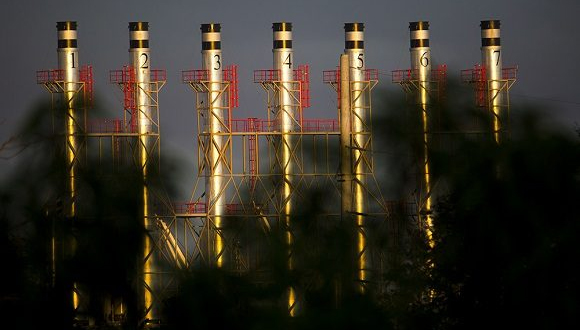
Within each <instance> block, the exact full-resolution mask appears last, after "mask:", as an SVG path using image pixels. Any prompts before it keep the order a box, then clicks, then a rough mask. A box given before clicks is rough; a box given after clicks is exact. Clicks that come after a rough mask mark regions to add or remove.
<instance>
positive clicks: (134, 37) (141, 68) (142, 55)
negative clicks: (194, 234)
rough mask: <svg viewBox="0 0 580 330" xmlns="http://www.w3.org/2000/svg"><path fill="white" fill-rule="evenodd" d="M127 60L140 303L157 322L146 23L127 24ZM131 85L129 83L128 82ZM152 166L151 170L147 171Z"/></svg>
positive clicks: (152, 142) (154, 130)
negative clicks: (139, 228) (138, 204)
mask: <svg viewBox="0 0 580 330" xmlns="http://www.w3.org/2000/svg"><path fill="white" fill-rule="evenodd" d="M129 39H130V40H129V57H130V61H131V62H130V64H131V66H132V67H133V70H134V71H135V84H136V86H135V87H136V88H135V100H136V106H137V112H136V113H132V114H131V115H132V116H137V120H135V118H132V120H131V122H132V123H135V122H136V123H137V128H136V129H137V133H138V143H137V144H138V145H137V149H138V150H137V151H136V152H137V156H138V162H139V163H138V166H139V167H140V168H141V173H142V175H143V191H142V197H141V198H142V203H143V209H142V216H143V225H144V228H145V230H146V231H147V232H146V233H145V236H144V241H143V252H142V258H143V262H144V263H143V282H144V286H143V288H142V290H143V291H142V296H141V299H142V303H143V306H142V308H143V313H144V315H145V316H144V318H145V320H146V321H147V320H153V319H157V318H158V317H157V316H158V315H157V314H158V311H157V309H156V308H154V306H153V290H155V288H156V283H155V280H154V274H155V272H156V269H155V259H154V254H153V253H151V251H152V250H153V240H152V238H151V236H150V235H149V231H150V230H153V229H154V219H153V218H152V216H153V214H152V212H151V204H150V202H151V198H150V191H149V187H148V182H149V173H150V171H152V170H155V169H154V168H152V165H151V164H150V163H149V160H151V159H156V155H152V154H151V153H152V152H153V151H154V150H155V143H156V141H157V137H158V134H159V132H158V131H157V126H156V125H155V122H154V121H153V120H154V119H153V118H156V114H154V113H153V111H152V107H151V104H150V96H149V93H148V92H149V90H150V67H151V58H150V53H149V23H148V22H130V23H129ZM129 83H132V82H129ZM150 167H151V168H150Z"/></svg>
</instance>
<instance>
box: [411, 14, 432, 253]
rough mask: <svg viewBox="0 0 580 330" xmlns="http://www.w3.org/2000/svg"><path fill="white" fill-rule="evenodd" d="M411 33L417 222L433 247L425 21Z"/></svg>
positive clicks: (413, 24) (428, 51)
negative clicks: (417, 133)
mask: <svg viewBox="0 0 580 330" xmlns="http://www.w3.org/2000/svg"><path fill="white" fill-rule="evenodd" d="M409 31H410V34H411V48H410V50H409V51H410V52H411V72H412V75H413V77H412V79H413V80H417V82H418V84H419V85H418V88H417V99H416V102H417V105H418V106H419V110H420V111H421V124H422V126H423V132H422V133H423V145H422V148H421V150H420V151H419V155H420V156H419V160H420V162H421V164H420V169H421V172H422V173H421V174H422V177H421V178H420V179H419V189H418V190H419V196H418V202H419V208H418V210H419V219H420V223H421V225H422V227H423V228H424V230H425V234H426V237H427V241H428V243H429V246H431V248H433V247H434V245H435V243H434V241H433V219H432V216H431V212H432V210H431V204H432V194H431V171H430V167H431V166H430V165H431V164H430V161H431V160H430V159H429V148H430V143H431V141H430V138H431V136H430V134H431V132H430V130H431V127H432V123H431V109H430V104H429V101H430V97H429V93H430V92H431V49H430V47H429V22H426V21H418V22H410V23H409Z"/></svg>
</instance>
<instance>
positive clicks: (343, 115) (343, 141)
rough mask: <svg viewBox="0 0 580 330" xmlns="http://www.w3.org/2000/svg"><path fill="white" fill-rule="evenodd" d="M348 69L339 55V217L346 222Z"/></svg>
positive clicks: (349, 209)
mask: <svg viewBox="0 0 580 330" xmlns="http://www.w3.org/2000/svg"><path fill="white" fill-rule="evenodd" d="M349 72H350V68H349V58H348V55H346V54H341V55H340V89H339V91H340V107H339V110H340V113H339V118H340V174H341V176H340V179H341V180H342V181H341V184H340V186H341V189H340V190H341V193H340V199H341V217H342V219H343V220H347V219H349V217H350V214H351V212H352V168H351V145H350V137H351V124H350V75H349Z"/></svg>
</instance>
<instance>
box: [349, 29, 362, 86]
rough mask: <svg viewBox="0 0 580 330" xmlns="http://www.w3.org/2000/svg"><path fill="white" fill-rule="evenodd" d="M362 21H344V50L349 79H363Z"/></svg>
mask: <svg viewBox="0 0 580 330" xmlns="http://www.w3.org/2000/svg"><path fill="white" fill-rule="evenodd" d="M364 29H365V25H364V23H345V24H344V33H345V42H344V52H345V53H346V54H347V55H348V56H349V62H350V68H351V70H350V80H351V81H364V74H363V70H364V68H365V65H366V63H365V47H364Z"/></svg>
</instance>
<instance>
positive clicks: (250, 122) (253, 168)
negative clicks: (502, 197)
mask: <svg viewBox="0 0 580 330" xmlns="http://www.w3.org/2000/svg"><path fill="white" fill-rule="evenodd" d="M257 121H258V118H248V119H247V127H246V130H247V131H248V132H255V131H256V128H257V127H256V122H257ZM256 159H257V147H256V135H254V134H250V135H248V168H249V172H250V178H249V180H248V185H249V188H250V191H254V190H255V188H256V173H257V166H258V164H257V161H256Z"/></svg>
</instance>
